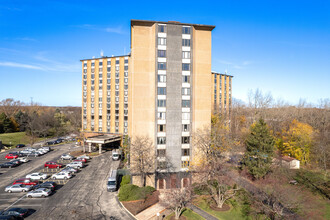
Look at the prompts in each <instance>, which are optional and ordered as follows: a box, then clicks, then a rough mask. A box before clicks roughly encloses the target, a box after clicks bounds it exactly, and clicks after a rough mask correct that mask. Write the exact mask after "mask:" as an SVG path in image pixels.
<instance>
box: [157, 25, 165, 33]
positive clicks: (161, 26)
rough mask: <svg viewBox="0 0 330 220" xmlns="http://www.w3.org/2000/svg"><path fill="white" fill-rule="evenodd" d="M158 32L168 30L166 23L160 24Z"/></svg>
mask: <svg viewBox="0 0 330 220" xmlns="http://www.w3.org/2000/svg"><path fill="white" fill-rule="evenodd" d="M158 32H160V33H165V32H166V26H165V25H158Z"/></svg>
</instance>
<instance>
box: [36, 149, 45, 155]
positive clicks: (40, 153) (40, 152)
mask: <svg viewBox="0 0 330 220" xmlns="http://www.w3.org/2000/svg"><path fill="white" fill-rule="evenodd" d="M35 152H36V153H38V154H39V155H44V154H45V153H46V152H44V151H43V150H39V149H38V150H36V151H35Z"/></svg>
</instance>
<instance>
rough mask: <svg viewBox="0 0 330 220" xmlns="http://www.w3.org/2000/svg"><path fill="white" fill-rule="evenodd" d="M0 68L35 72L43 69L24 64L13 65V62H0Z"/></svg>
mask: <svg viewBox="0 0 330 220" xmlns="http://www.w3.org/2000/svg"><path fill="white" fill-rule="evenodd" d="M0 66H7V67H18V68H25V69H35V70H42V69H43V68H42V67H40V66H35V65H29V64H24V63H15V62H0Z"/></svg>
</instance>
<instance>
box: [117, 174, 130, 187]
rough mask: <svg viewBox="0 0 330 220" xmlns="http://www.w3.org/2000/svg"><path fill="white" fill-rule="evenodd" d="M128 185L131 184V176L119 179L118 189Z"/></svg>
mask: <svg viewBox="0 0 330 220" xmlns="http://www.w3.org/2000/svg"><path fill="white" fill-rule="evenodd" d="M130 183H131V176H130V175H125V176H123V178H122V179H121V183H120V187H122V186H124V185H126V184H130Z"/></svg>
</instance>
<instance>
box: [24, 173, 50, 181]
mask: <svg viewBox="0 0 330 220" xmlns="http://www.w3.org/2000/svg"><path fill="white" fill-rule="evenodd" d="M48 177H49V175H48V174H46V173H31V174H28V175H26V178H30V179H33V180H45V179H47V178H48Z"/></svg>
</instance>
